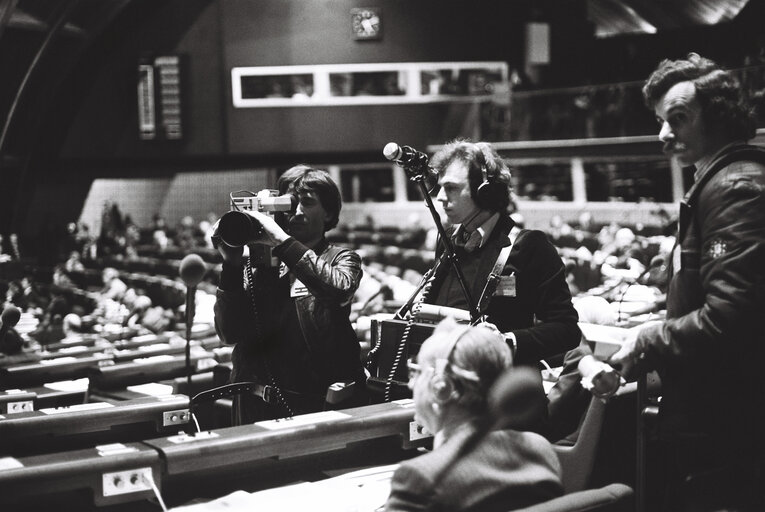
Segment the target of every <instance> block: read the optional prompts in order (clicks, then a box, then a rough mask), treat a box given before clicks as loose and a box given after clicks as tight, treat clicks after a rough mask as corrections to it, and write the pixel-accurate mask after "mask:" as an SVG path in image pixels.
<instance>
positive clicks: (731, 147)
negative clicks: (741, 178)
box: [683, 141, 752, 205]
mask: <svg viewBox="0 0 765 512" xmlns="http://www.w3.org/2000/svg"><path fill="white" fill-rule="evenodd" d="M749 148H752V146H750V145H748V144H747V143H746V142H744V141H736V142H732V143H730V144H727V145H726V146H723V147H722V148H720V150H719V151H717V152H716V153H715V154H714V155H713V156H712V157H711V158H709V159H702V160H701V161H700V162H699V163H700V165H699V167H698V168H697V169H696V171H695V172H694V173H693V185H691V188H690V189H688V192H687V193H686V194H685V197H683V202H685V203H687V204H689V205H690V204H692V203H693V201H695V199H696V197H697V196H698V195H699V194H700V193H701V190H702V189H703V188H704V185H706V182H707V181H709V180H710V179H712V176H714V175H715V174H717V172H718V171H719V170H720V169H722V168H724V167H725V165H722V166H721V165H719V163H720V162H721V161H722V160H723V159H725V158H729V157H730V155H732V154H734V153H737V152H739V151H741V150H743V149H749Z"/></svg>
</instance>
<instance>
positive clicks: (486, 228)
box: [452, 213, 499, 247]
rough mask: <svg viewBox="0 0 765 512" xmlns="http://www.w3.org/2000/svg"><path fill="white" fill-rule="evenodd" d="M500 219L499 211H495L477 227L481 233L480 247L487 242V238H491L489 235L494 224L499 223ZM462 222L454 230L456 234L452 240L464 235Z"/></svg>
mask: <svg viewBox="0 0 765 512" xmlns="http://www.w3.org/2000/svg"><path fill="white" fill-rule="evenodd" d="M498 220H499V213H494V215H492V216H491V217H489V218H488V219H486V221H485V222H484V223H483V224H481V225H480V226H478V227H477V228H476V231H477V232H478V234H479V235H481V242H480V243H479V244H478V247H483V244H485V243H486V240H487V239H488V238H489V235H491V232H492V231H493V230H494V226H496V225H497V221H498ZM462 231H463V228H462V224H457V225H456V228H455V230H454V234H453V235H452V240H454V239H456V238H457V237H459V236H461V235H462Z"/></svg>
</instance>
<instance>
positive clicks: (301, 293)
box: [290, 279, 310, 297]
mask: <svg viewBox="0 0 765 512" xmlns="http://www.w3.org/2000/svg"><path fill="white" fill-rule="evenodd" d="M306 295H310V292H309V291H308V288H306V286H305V285H304V284H303V283H301V282H300V279H295V282H294V283H292V288H290V297H305V296H306Z"/></svg>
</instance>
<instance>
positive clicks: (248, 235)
mask: <svg viewBox="0 0 765 512" xmlns="http://www.w3.org/2000/svg"><path fill="white" fill-rule="evenodd" d="M245 194H246V195H245ZM229 198H230V200H231V211H229V212H227V213H225V214H224V215H223V217H221V218H220V219H219V220H218V222H217V224H216V226H215V230H214V232H213V240H215V238H216V237H217V238H218V239H220V240H221V241H222V242H223V243H224V244H226V245H228V246H230V247H242V246H245V245H250V247H249V249H250V259H251V261H252V262H253V263H257V264H261V265H270V264H272V263H273V261H272V258H271V248H270V247H267V246H265V245H262V244H257V245H251V244H254V243H255V242H257V241H258V240H259V239H260V238H261V237H262V236H263V225H262V224H261V223H260V222H259V221H258V219H256V218H255V217H254V216H253V215H251V214H249V213H248V212H252V211H257V212H261V213H266V214H268V215H271V216H272V217H273V218H274V220H276V222H277V223H278V224H279V225H280V226H284V225H285V224H286V222H287V217H288V215H289V213H291V212H294V211H295V210H296V209H297V204H298V199H297V197H295V196H294V195H293V194H285V195H282V196H280V195H279V191H278V190H273V189H263V190H261V191H259V192H258V193H257V194H254V193H252V192H250V191H248V190H240V191H238V192H231V194H229Z"/></svg>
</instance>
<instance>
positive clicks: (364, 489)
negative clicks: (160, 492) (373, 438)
mask: <svg viewBox="0 0 765 512" xmlns="http://www.w3.org/2000/svg"><path fill="white" fill-rule="evenodd" d="M397 467H398V464H392V465H389V466H379V467H374V468H370V469H364V470H360V471H354V472H352V473H347V474H345V475H340V476H336V477H334V478H328V479H326V480H320V481H318V482H303V483H299V484H294V485H288V486H285V487H277V488H275V489H267V490H265V491H259V492H254V493H248V492H245V491H236V492H233V493H231V494H228V495H226V496H223V497H221V498H218V499H216V500H213V501H210V502H207V503H197V504H194V505H187V506H181V507H176V508H173V509H171V511H172V512H217V511H226V512H252V511H254V510H310V511H311V512H374V511H375V510H377V509H379V508H380V507H382V506H383V505H385V502H386V500H387V499H388V495H389V494H390V481H391V478H392V477H393V472H394V471H395V470H396V468H397Z"/></svg>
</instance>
